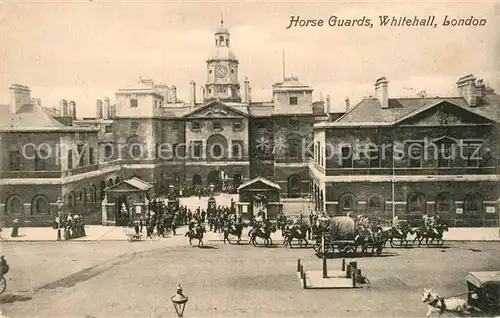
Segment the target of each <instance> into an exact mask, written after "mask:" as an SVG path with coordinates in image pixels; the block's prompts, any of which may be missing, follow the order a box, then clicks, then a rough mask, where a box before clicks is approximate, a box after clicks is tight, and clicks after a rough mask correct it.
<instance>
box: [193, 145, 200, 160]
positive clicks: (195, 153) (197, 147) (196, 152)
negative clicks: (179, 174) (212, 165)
mask: <svg viewBox="0 0 500 318" xmlns="http://www.w3.org/2000/svg"><path fill="white" fill-rule="evenodd" d="M201 147H202V142H201V141H195V142H194V143H193V157H194V158H201Z"/></svg>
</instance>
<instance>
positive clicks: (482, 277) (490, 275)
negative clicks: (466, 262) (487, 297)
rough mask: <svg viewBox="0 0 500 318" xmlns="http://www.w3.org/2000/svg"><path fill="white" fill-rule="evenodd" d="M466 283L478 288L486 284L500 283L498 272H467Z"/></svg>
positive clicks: (499, 272)
mask: <svg viewBox="0 0 500 318" xmlns="http://www.w3.org/2000/svg"><path fill="white" fill-rule="evenodd" d="M467 281H468V282H471V283H473V284H474V285H476V286H478V287H480V286H481V285H483V284H486V283H492V282H495V283H500V271H491V272H469V273H468V274H467Z"/></svg>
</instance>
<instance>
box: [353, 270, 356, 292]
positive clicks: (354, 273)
mask: <svg viewBox="0 0 500 318" xmlns="http://www.w3.org/2000/svg"><path fill="white" fill-rule="evenodd" d="M356 271H357V270H356V269H352V287H353V288H355V287H356Z"/></svg>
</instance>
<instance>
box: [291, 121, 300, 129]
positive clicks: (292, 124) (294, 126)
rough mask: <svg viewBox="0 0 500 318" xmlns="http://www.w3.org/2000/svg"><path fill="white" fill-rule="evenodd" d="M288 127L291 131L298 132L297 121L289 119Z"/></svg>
mask: <svg viewBox="0 0 500 318" xmlns="http://www.w3.org/2000/svg"><path fill="white" fill-rule="evenodd" d="M290 127H291V128H292V130H299V119H298V118H290Z"/></svg>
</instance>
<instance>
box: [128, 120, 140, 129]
mask: <svg viewBox="0 0 500 318" xmlns="http://www.w3.org/2000/svg"><path fill="white" fill-rule="evenodd" d="M130 129H132V130H137V129H139V123H138V122H135V121H133V122H131V123H130Z"/></svg>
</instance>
